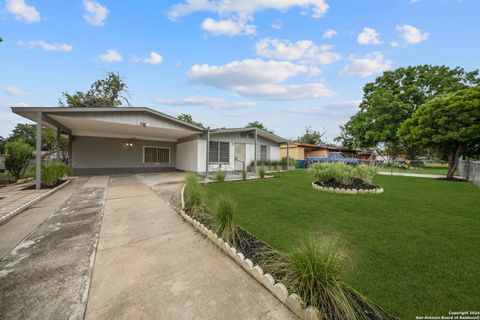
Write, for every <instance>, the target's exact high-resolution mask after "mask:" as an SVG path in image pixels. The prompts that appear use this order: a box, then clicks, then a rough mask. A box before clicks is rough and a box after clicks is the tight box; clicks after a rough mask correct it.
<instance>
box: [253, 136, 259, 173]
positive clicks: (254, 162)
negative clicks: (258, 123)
mask: <svg viewBox="0 0 480 320" xmlns="http://www.w3.org/2000/svg"><path fill="white" fill-rule="evenodd" d="M254 136H255V144H254V145H255V147H254V149H253V174H257V145H258V135H257V129H255V131H254Z"/></svg>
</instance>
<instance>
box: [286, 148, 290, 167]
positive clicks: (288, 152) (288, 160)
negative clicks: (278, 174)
mask: <svg viewBox="0 0 480 320" xmlns="http://www.w3.org/2000/svg"><path fill="white" fill-rule="evenodd" d="M289 164H290V144H289V143H288V141H287V171H288V169H289V168H288V167H289Z"/></svg>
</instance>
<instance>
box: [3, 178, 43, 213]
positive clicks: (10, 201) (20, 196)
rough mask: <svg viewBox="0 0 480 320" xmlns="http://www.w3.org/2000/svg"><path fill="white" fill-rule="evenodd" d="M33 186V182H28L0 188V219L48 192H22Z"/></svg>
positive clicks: (33, 190)
mask: <svg viewBox="0 0 480 320" xmlns="http://www.w3.org/2000/svg"><path fill="white" fill-rule="evenodd" d="M33 184H34V182H28V183H22V184H15V185H11V186H7V187H3V188H0V219H2V217H3V216H6V215H8V214H10V212H11V211H13V210H15V209H18V208H20V207H21V206H23V205H24V204H26V203H27V202H29V201H31V200H33V199H35V198H36V197H38V196H41V195H42V194H44V193H47V192H48V191H49V189H40V190H35V189H30V190H28V189H27V190H23V189H25V188H27V187H30V186H32V185H33Z"/></svg>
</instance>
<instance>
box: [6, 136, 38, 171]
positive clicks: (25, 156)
mask: <svg viewBox="0 0 480 320" xmlns="http://www.w3.org/2000/svg"><path fill="white" fill-rule="evenodd" d="M4 151H5V169H6V170H7V171H8V172H9V173H10V175H11V176H12V177H13V178H14V179H15V180H18V179H21V178H22V176H23V174H24V173H25V170H26V169H27V167H28V164H29V162H30V160H31V159H32V158H33V151H34V149H33V147H32V146H30V145H28V144H27V143H25V142H23V141H22V140H17V141H8V142H7V143H5V146H4Z"/></svg>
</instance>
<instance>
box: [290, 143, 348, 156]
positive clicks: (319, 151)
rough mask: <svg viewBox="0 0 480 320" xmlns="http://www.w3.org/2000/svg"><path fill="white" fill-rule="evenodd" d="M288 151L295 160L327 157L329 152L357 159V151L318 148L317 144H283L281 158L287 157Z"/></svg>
mask: <svg viewBox="0 0 480 320" xmlns="http://www.w3.org/2000/svg"><path fill="white" fill-rule="evenodd" d="M287 149H288V153H289V155H290V157H292V158H293V159H295V160H305V159H306V158H310V157H316V158H321V157H326V156H328V153H329V152H342V153H343V154H344V155H345V156H346V157H349V158H355V157H356V153H357V151H356V150H353V149H349V148H343V147H332V146H317V145H315V144H306V143H292V144H288V145H287V144H282V145H281V146H280V157H285V156H287Z"/></svg>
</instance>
